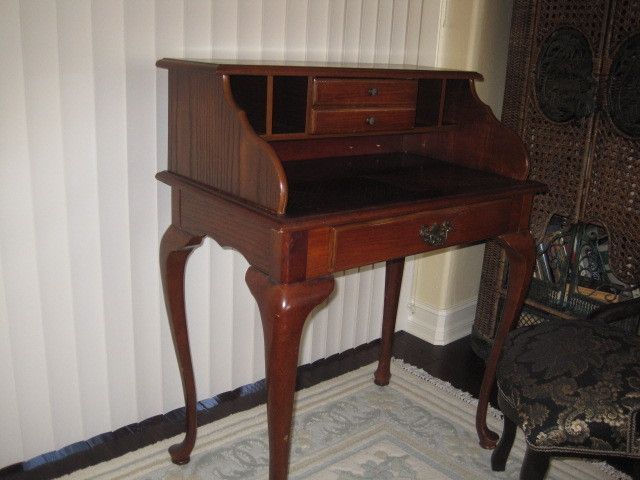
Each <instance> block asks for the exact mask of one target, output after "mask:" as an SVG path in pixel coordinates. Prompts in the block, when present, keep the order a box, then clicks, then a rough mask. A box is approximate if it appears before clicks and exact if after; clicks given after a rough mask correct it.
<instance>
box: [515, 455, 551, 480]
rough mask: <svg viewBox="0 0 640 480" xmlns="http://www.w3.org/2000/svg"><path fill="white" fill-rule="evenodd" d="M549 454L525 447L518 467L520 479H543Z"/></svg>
mask: <svg viewBox="0 0 640 480" xmlns="http://www.w3.org/2000/svg"><path fill="white" fill-rule="evenodd" d="M550 458H551V457H550V455H548V454H546V453H542V452H536V451H535V450H532V449H531V448H529V447H527V451H526V452H525V454H524V461H523V462H522V468H521V469H520V480H543V479H544V477H545V475H546V474H547V470H549V460H550Z"/></svg>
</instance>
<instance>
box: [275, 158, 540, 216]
mask: <svg viewBox="0 0 640 480" xmlns="http://www.w3.org/2000/svg"><path fill="white" fill-rule="evenodd" d="M284 168H285V171H286V172H287V178H288V179H289V203H288V206H287V216H288V217H290V218H295V217H303V216H306V215H316V214H329V213H337V212H345V211H352V210H359V209H363V208H376V207H377V208H379V207H383V206H389V205H398V204H402V203H411V202H417V201H423V200H439V199H453V198H460V197H463V196H477V195H495V194H500V193H504V192H507V191H513V190H531V189H534V190H541V189H542V188H543V187H542V185H540V184H537V183H535V182H528V181H518V180H514V179H511V178H508V177H504V176H501V175H497V174H494V173H491V172H487V171H481V170H475V169H472V168H466V167H462V166H460V165H455V164H451V163H447V162H443V161H438V160H434V159H430V158H426V157H424V156H422V155H415V154H409V153H388V154H379V155H359V156H354V157H330V158H324V159H313V160H300V161H291V162H286V163H285V164H284Z"/></svg>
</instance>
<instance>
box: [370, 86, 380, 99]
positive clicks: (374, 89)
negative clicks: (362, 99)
mask: <svg viewBox="0 0 640 480" xmlns="http://www.w3.org/2000/svg"><path fill="white" fill-rule="evenodd" d="M377 95H378V89H377V88H376V87H371V88H370V89H369V96H371V97H375V96H377Z"/></svg>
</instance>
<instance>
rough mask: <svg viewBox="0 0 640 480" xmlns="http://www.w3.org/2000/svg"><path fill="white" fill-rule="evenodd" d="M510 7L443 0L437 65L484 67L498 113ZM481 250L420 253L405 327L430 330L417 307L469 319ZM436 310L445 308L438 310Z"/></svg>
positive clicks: (487, 96)
mask: <svg viewBox="0 0 640 480" xmlns="http://www.w3.org/2000/svg"><path fill="white" fill-rule="evenodd" d="M511 9H512V0H445V2H443V5H442V11H441V26H440V34H439V38H438V57H437V65H438V66H440V67H448V68H460V69H464V70H476V71H479V72H480V73H482V74H483V75H484V81H483V82H478V83H477V84H476V87H477V91H478V94H479V96H480V98H482V100H483V101H484V102H486V103H487V104H489V106H491V108H492V109H493V111H494V113H496V115H497V116H498V117H499V116H500V112H501V111H502V97H503V93H504V80H505V73H506V64H507V52H508V43H509V31H510V27H511ZM483 252H484V245H483V244H482V245H474V246H471V247H464V248H450V249H447V250H446V251H444V252H442V253H436V254H427V255H423V256H421V257H418V259H417V260H416V262H415V264H414V271H415V280H414V283H413V295H412V299H413V318H412V319H411V318H410V319H409V321H408V322H407V326H406V328H407V329H408V330H409V331H411V332H412V333H415V334H418V335H420V336H422V337H423V338H424V337H425V332H431V333H433V332H434V328H435V327H433V328H432V327H427V328H420V322H421V320H420V318H421V316H420V309H421V308H422V310H425V311H429V313H427V314H424V315H422V320H423V321H424V322H428V321H429V320H428V319H429V318H434V315H435V317H439V318H442V317H443V316H444V317H446V315H447V313H448V312H453V311H458V310H459V309H463V308H464V309H465V312H466V313H465V316H466V317H468V318H466V319H465V322H466V323H469V325H470V322H472V321H473V313H474V312H475V308H473V305H474V304H475V300H476V299H477V295H478V287H479V283H480V272H481V267H482V255H483ZM438 311H440V312H441V313H442V312H444V313H442V314H441V315H438ZM434 312H435V314H434ZM445 323H446V320H445ZM412 326H413V327H414V328H412ZM438 328H440V327H438ZM442 328H444V326H442ZM469 328H470V327H469ZM436 330H437V328H436ZM463 332H464V331H463V330H460V333H463ZM467 333H469V332H467ZM425 340H428V341H434V339H433V338H425ZM440 340H442V338H441V339H440ZM445 340H446V339H445ZM450 340H455V338H450ZM436 343H443V342H442V341H438V342H436Z"/></svg>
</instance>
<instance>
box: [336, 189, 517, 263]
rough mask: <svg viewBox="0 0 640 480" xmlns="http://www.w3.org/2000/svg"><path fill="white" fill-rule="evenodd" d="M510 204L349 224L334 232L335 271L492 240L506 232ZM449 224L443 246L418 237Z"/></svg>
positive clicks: (485, 204)
mask: <svg viewBox="0 0 640 480" xmlns="http://www.w3.org/2000/svg"><path fill="white" fill-rule="evenodd" d="M510 207H511V201H510V200H509V199H504V200H501V201H497V202H489V203H480V204H477V205H473V206H467V207H458V208H447V209H443V210H440V211H438V210H436V211H430V212H426V213H420V214H417V215H407V216H406V217H395V218H393V219H392V220H384V221H381V222H368V223H364V224H357V223H356V224H350V225H346V226H344V227H338V228H334V229H333V241H334V245H335V246H334V257H333V268H334V269H335V270H338V271H339V270H347V269H349V268H352V267H355V266H358V265H367V264H370V263H376V262H379V261H382V260H386V259H387V258H389V257H391V258H393V257H396V256H399V255H414V254H416V253H421V252H427V251H431V250H437V249H439V248H444V247H448V246H451V245H458V244H460V243H469V242H475V241H479V240H484V239H487V238H490V237H495V236H497V235H500V234H502V233H505V232H507V231H508V229H509V227H510V225H509V211H510V210H509V209H510ZM444 222H448V224H449V225H450V228H451V230H450V231H449V233H448V234H447V236H446V238H445V239H444V241H443V243H442V244H439V245H429V244H428V243H425V241H424V240H423V239H422V238H421V237H420V229H421V228H422V227H431V226H433V225H442V224H443V223H444Z"/></svg>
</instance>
